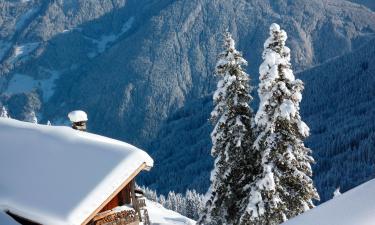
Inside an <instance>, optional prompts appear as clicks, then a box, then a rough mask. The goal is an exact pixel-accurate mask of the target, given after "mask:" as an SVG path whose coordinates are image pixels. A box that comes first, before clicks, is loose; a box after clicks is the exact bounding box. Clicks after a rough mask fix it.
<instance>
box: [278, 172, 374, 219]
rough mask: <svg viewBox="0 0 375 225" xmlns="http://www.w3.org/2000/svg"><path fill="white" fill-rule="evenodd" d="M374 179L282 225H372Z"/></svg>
mask: <svg viewBox="0 0 375 225" xmlns="http://www.w3.org/2000/svg"><path fill="white" fill-rule="evenodd" d="M374 224H375V179H373V180H370V181H368V182H366V183H365V184H362V185H360V186H358V187H356V188H353V189H352V190H350V191H347V192H345V193H343V194H341V195H339V196H337V197H335V198H334V199H332V200H330V201H328V202H325V203H323V204H321V205H319V206H318V207H316V208H314V209H312V210H309V211H307V212H306V213H304V214H302V215H300V216H297V217H296V218H294V219H291V220H289V221H287V222H285V223H283V225H374Z"/></svg>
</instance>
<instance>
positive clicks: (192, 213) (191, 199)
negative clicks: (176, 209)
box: [185, 190, 204, 220]
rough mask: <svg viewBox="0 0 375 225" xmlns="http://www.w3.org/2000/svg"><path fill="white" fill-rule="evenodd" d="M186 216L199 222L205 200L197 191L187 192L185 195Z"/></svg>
mask: <svg viewBox="0 0 375 225" xmlns="http://www.w3.org/2000/svg"><path fill="white" fill-rule="evenodd" d="M185 202H186V216H187V217H189V218H191V219H194V220H198V219H199V215H200V213H201V212H202V210H203V207H204V205H203V198H202V196H201V195H200V194H198V193H197V192H196V191H195V190H192V191H191V190H187V191H186V194H185Z"/></svg>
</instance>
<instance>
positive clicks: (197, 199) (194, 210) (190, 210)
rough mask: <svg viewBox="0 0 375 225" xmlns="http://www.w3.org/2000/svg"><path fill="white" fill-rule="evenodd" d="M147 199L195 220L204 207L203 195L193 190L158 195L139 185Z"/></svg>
mask: <svg viewBox="0 0 375 225" xmlns="http://www.w3.org/2000/svg"><path fill="white" fill-rule="evenodd" d="M140 188H141V189H142V190H143V192H144V195H145V197H146V198H147V199H150V200H152V201H154V202H158V203H160V204H161V205H162V206H163V207H164V208H166V209H170V210H173V211H175V212H178V213H180V214H181V215H184V216H186V217H189V218H191V219H194V220H197V219H198V218H199V215H200V214H201V212H202V210H203V207H204V199H203V195H201V194H199V193H197V192H196V191H195V190H187V191H186V193H185V195H182V194H180V193H175V192H174V191H170V192H169V193H168V195H167V196H164V195H158V194H157V193H156V191H154V190H151V189H149V188H148V187H144V186H142V187H140Z"/></svg>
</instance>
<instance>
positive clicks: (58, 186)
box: [0, 118, 153, 225]
mask: <svg viewBox="0 0 375 225" xmlns="http://www.w3.org/2000/svg"><path fill="white" fill-rule="evenodd" d="M0 145H1V146H0V212H2V214H0V215H2V216H0V224H1V218H2V217H4V215H7V216H9V218H7V219H11V220H14V221H15V222H16V223H18V224H27V225H35V224H42V225H128V224H130V225H137V224H140V222H142V224H150V220H149V218H148V213H147V207H146V204H145V199H144V198H143V194H142V192H141V191H139V190H136V187H135V178H136V176H137V175H138V174H139V173H140V172H141V171H144V170H146V171H147V170H149V169H150V168H151V167H152V166H153V160H152V159H151V157H150V156H149V155H148V154H147V153H146V152H144V151H142V150H140V149H138V148H136V147H134V146H132V145H130V144H127V143H124V142H121V141H117V140H114V139H110V138H107V137H103V136H99V135H95V134H91V133H88V132H83V131H78V130H74V129H72V128H69V127H64V126H45V125H38V124H31V123H26V122H21V121H17V120H13V119H7V118H0Z"/></svg>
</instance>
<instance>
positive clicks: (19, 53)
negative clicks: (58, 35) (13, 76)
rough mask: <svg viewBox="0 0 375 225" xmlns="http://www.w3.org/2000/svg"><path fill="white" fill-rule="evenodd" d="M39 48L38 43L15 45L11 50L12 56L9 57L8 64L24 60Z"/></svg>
mask: <svg viewBox="0 0 375 225" xmlns="http://www.w3.org/2000/svg"><path fill="white" fill-rule="evenodd" d="M38 46H39V42H33V43H26V44H23V45H16V46H15V47H14V49H13V55H12V56H11V57H10V63H15V62H16V61H18V60H21V59H22V60H25V59H27V58H28V56H29V55H30V54H31V53H32V52H33V51H34V50H35V49H36V48H37V47H38Z"/></svg>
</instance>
